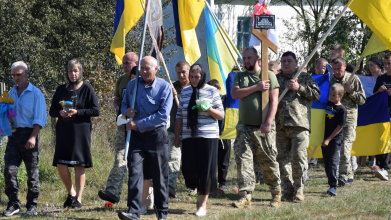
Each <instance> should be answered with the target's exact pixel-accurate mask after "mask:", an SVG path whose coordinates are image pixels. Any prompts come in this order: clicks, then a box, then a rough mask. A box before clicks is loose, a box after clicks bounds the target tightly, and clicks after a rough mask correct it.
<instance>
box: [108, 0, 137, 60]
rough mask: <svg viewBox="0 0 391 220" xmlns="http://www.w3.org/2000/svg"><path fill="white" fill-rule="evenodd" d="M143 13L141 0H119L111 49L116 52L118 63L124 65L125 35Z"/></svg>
mask: <svg viewBox="0 0 391 220" xmlns="http://www.w3.org/2000/svg"><path fill="white" fill-rule="evenodd" d="M143 14H144V8H143V6H142V4H141V0H117V6H116V8H115V19H114V32H113V41H112V42H111V47H110V51H111V52H113V53H114V54H115V59H116V60H117V64H118V65H122V58H123V56H124V55H125V36H126V34H127V33H128V32H129V31H130V29H132V28H133V26H134V25H135V24H136V23H137V22H138V20H139V19H140V18H141V16H142V15H143Z"/></svg>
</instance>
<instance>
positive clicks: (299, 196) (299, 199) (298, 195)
mask: <svg viewBox="0 0 391 220" xmlns="http://www.w3.org/2000/svg"><path fill="white" fill-rule="evenodd" d="M302 201H304V193H303V190H297V192H296V195H295V202H302Z"/></svg>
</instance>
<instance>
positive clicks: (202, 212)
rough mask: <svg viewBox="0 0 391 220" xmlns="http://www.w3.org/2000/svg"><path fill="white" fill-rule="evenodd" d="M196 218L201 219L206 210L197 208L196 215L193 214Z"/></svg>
mask: <svg viewBox="0 0 391 220" xmlns="http://www.w3.org/2000/svg"><path fill="white" fill-rule="evenodd" d="M194 214H195V215H196V216H198V217H202V216H205V215H206V210H205V209H204V208H202V207H199V208H198V210H197V211H196V213H194Z"/></svg>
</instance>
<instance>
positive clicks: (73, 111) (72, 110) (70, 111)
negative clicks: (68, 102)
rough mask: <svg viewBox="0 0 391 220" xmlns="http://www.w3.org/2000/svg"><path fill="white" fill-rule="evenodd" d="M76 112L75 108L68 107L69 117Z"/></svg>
mask: <svg viewBox="0 0 391 220" xmlns="http://www.w3.org/2000/svg"><path fill="white" fill-rule="evenodd" d="M76 114H77V110H76V109H69V113H68V116H69V117H72V116H73V115H76Z"/></svg>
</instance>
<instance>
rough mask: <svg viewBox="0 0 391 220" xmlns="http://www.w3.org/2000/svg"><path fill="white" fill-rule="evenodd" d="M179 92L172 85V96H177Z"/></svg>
mask: <svg viewBox="0 0 391 220" xmlns="http://www.w3.org/2000/svg"><path fill="white" fill-rule="evenodd" d="M177 95H178V93H177V92H176V90H175V88H174V87H172V97H173V98H175V96H177Z"/></svg>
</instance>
